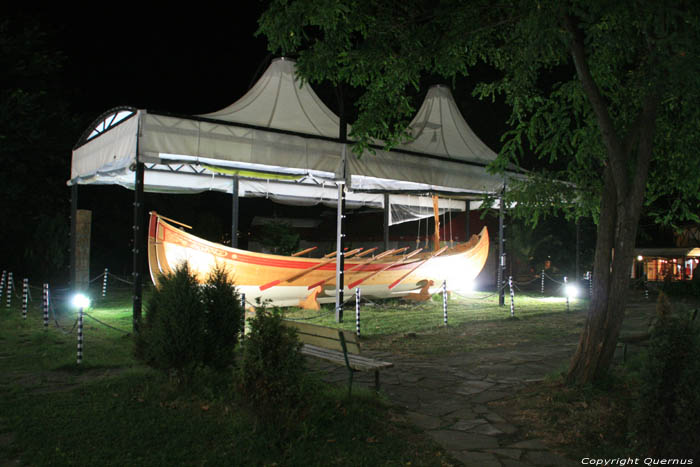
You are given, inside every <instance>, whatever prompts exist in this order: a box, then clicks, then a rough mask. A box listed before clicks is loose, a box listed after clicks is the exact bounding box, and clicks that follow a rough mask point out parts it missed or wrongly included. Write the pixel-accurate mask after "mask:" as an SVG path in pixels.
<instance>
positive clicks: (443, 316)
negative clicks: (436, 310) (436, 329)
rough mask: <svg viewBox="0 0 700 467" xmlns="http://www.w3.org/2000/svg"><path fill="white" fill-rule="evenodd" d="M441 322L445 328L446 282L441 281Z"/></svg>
mask: <svg viewBox="0 0 700 467" xmlns="http://www.w3.org/2000/svg"><path fill="white" fill-rule="evenodd" d="M442 320H443V322H444V323H445V326H447V281H446V280H444V281H442Z"/></svg>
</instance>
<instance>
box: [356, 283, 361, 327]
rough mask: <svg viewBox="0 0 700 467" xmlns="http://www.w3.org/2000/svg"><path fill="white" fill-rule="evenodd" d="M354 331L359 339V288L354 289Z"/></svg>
mask: <svg viewBox="0 0 700 467" xmlns="http://www.w3.org/2000/svg"><path fill="white" fill-rule="evenodd" d="M355 329H356V331H357V337H360V288H359V287H357V288H356V289H355Z"/></svg>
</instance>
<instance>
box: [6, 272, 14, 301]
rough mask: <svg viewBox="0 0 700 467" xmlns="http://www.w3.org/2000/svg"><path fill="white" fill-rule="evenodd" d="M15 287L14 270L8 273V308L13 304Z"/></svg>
mask: <svg viewBox="0 0 700 467" xmlns="http://www.w3.org/2000/svg"><path fill="white" fill-rule="evenodd" d="M14 288H15V281H14V279H13V277H12V271H10V272H9V273H8V275H7V308H10V306H12V291H13V290H14Z"/></svg>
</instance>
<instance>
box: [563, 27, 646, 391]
mask: <svg viewBox="0 0 700 467" xmlns="http://www.w3.org/2000/svg"><path fill="white" fill-rule="evenodd" d="M564 24H565V26H566V28H567V29H568V30H569V32H570V33H571V37H572V43H571V54H572V57H573V60H574V64H575V65H576V71H577V74H578V76H579V79H580V80H581V84H582V86H583V89H584V92H585V93H586V95H587V97H588V99H589V102H590V103H591V107H592V109H593V112H594V114H595V115H596V119H597V121H598V127H599V129H600V132H601V137H602V139H603V142H604V144H605V147H606V151H607V161H606V162H607V164H606V167H605V173H604V183H603V193H602V195H601V204H600V219H599V223H598V232H597V234H598V238H597V241H596V251H595V258H594V265H593V299H592V300H591V305H590V309H589V312H588V316H587V318H586V323H585V325H584V329H583V332H582V333H581V337H580V339H579V343H578V347H577V349H576V353H575V354H574V356H573V358H572V360H571V364H570V366H569V372H568V374H567V377H566V381H567V383H569V384H585V383H589V382H592V381H594V380H596V379H599V378H600V377H602V376H603V375H605V374H606V373H607V371H608V370H609V368H610V365H611V363H612V359H613V356H614V353H615V348H616V346H617V338H618V337H619V335H620V329H621V328H622V322H623V320H624V316H625V306H626V304H627V289H628V287H629V279H630V274H629V271H630V268H631V266H632V261H633V254H634V245H635V241H636V237H637V226H638V224H639V216H640V213H641V207H642V203H643V201H644V193H645V188H646V180H647V174H648V172H649V162H650V160H651V155H652V149H653V135H654V130H655V123H656V108H657V104H658V95H657V93H656V92H650V93H649V94H648V95H647V97H646V98H645V99H644V102H643V103H642V106H641V107H642V108H641V110H640V113H639V115H638V117H637V118H636V119H635V121H634V122H633V123H632V125H631V127H630V128H628V130H627V137H626V138H624V139H622V138H620V137H619V135H618V133H617V131H616V130H615V126H614V124H613V120H612V118H611V115H610V113H609V111H608V108H607V105H606V103H605V100H604V99H603V96H602V95H601V93H600V90H599V88H598V86H597V85H596V82H595V79H594V77H593V75H592V73H591V71H590V68H589V67H588V63H587V61H586V56H585V50H584V40H583V35H582V34H581V31H580V29H579V28H578V27H577V25H576V23H575V21H574V20H573V19H572V18H571V17H569V16H565V17H564ZM630 169H632V170H631V173H630Z"/></svg>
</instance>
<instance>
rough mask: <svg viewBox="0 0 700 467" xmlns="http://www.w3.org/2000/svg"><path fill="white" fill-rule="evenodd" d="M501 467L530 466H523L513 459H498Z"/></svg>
mask: <svg viewBox="0 0 700 467" xmlns="http://www.w3.org/2000/svg"><path fill="white" fill-rule="evenodd" d="M500 461H501V465H502V466H503V467H532V464H524V463H522V462H520V461H516V460H513V459H500Z"/></svg>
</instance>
